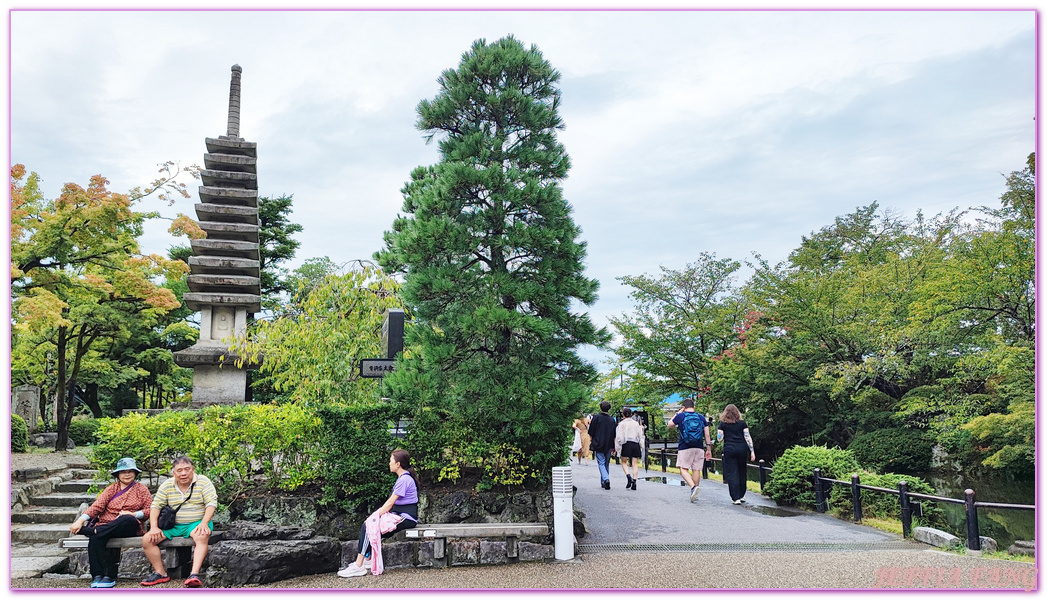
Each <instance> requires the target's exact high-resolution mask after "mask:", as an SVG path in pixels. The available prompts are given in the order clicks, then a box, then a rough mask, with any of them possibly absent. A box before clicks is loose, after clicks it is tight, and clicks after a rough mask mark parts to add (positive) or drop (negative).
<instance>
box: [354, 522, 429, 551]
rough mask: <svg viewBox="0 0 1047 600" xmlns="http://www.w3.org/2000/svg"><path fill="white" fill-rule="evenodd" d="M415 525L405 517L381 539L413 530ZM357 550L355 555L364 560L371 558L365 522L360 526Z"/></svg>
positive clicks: (369, 541)
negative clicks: (361, 556) (362, 556)
mask: <svg viewBox="0 0 1047 600" xmlns="http://www.w3.org/2000/svg"><path fill="white" fill-rule="evenodd" d="M416 525H418V523H416V522H415V521H412V520H411V519H408V518H406V517H405V518H404V520H403V521H400V522H399V523H397V524H396V529H394V530H392V531H390V532H388V533H383V534H382V539H383V540H384V539H385V538H387V537H389V536H391V535H393V534H394V533H396V532H397V531H403V530H404V529H414V527H415V526H416ZM357 548H358V550H357V551H356V553H357V554H363V555H364V558H367V557H369V556H371V540H370V538H368V537H367V523H366V522H364V524H363V525H361V526H360V544H359V545H358V546H357Z"/></svg>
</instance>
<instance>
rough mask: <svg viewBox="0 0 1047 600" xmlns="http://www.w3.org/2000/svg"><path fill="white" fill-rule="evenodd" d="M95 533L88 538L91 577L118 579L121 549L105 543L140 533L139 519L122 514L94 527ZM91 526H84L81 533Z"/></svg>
mask: <svg viewBox="0 0 1047 600" xmlns="http://www.w3.org/2000/svg"><path fill="white" fill-rule="evenodd" d="M93 529H94V534H93V535H91V536H89V537H88V538H87V562H88V563H89V564H90V565H91V577H109V578H112V579H116V572H117V570H118V568H119V567H120V549H119V548H106V547H105V544H106V542H108V541H109V540H111V539H113V538H121V537H134V536H136V535H138V519H136V518H134V515H120V516H119V517H117V518H116V520H115V521H110V522H108V523H106V524H105V525H99V526H97V527H94V528H93ZM89 530H90V528H88V527H83V528H82V529H81V530H80V533H85V534H86V533H88V532H89Z"/></svg>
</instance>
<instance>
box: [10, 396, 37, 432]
mask: <svg viewBox="0 0 1047 600" xmlns="http://www.w3.org/2000/svg"><path fill="white" fill-rule="evenodd" d="M11 414H12V415H18V416H20V417H22V419H24V420H25V424H26V425H27V426H28V427H29V433H36V430H37V429H39V427H38V422H37V420H38V419H39V418H40V388H38V387H37V386H35V385H20V386H18V387H16V388H15V389H13V390H11Z"/></svg>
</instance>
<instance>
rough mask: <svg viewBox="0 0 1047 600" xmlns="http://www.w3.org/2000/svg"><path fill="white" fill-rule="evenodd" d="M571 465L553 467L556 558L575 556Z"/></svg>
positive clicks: (554, 553)
mask: <svg viewBox="0 0 1047 600" xmlns="http://www.w3.org/2000/svg"><path fill="white" fill-rule="evenodd" d="M572 483H573V482H572V479H571V467H553V539H554V552H553V556H554V557H555V558H556V560H571V559H573V558H574V510H573V503H574V501H573V499H572V496H573V495H574V493H573V490H572Z"/></svg>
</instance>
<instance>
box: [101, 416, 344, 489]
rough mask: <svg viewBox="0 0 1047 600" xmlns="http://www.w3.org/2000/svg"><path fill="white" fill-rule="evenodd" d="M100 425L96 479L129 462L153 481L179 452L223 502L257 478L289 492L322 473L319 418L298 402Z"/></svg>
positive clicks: (132, 418)
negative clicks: (123, 460)
mask: <svg viewBox="0 0 1047 600" xmlns="http://www.w3.org/2000/svg"><path fill="white" fill-rule="evenodd" d="M99 421H100V426H99V428H98V432H97V434H96V435H97V438H98V443H97V444H96V445H95V447H94V451H93V452H92V457H91V464H92V465H93V466H94V467H95V468H96V469H98V470H99V472H100V473H109V470H110V469H112V468H113V466H114V465H115V464H116V462H117V461H118V460H119V459H120V458H122V457H124V456H129V457H131V458H134V459H135V461H136V462H137V463H138V468H139V469H141V470H142V471H143V472H144V473H146V474H147V475H153V476H155V475H158V474H160V473H162V472H167V471H169V469H170V466H171V460H172V459H173V458H174V457H176V456H178V455H180V454H185V455H186V456H188V457H189V458H191V459H193V462H194V464H195V465H196V470H197V472H199V473H203V474H204V475H207V476H208V477H209V478H210V479H211V480H212V481H213V482H214V484H215V487H216V488H217V490H218V496H219V501H220V502H222V503H223V504H228V503H229V502H230V501H232V500H233V499H234V498H235V497H236V496H237V495H239V494H240V493H242V492H243V491H244V490H246V489H247V488H249V487H253V486H254V485H255V483H256V481H257V476H258V475H261V476H262V478H263V479H264V482H265V485H266V487H268V488H269V489H281V490H295V489H297V488H299V487H301V486H302V485H303V484H305V483H307V482H309V481H313V480H315V479H317V478H318V477H319V474H320V471H319V461H318V460H317V454H318V452H319V450H320V448H319V431H320V419H319V418H318V417H317V416H316V414H315V412H313V411H312V410H311V409H307V408H304V407H302V406H299V405H297V404H282V405H271V404H262V405H260V404H239V405H234V406H210V407H207V408H204V409H201V410H180V411H171V412H165V413H163V414H160V415H157V416H155V417H147V416H146V415H144V414H141V413H132V414H129V415H126V416H124V417H120V418H117V419H100V420H99ZM346 456H348V457H351V456H352V455H351V454H349V455H346Z"/></svg>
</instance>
